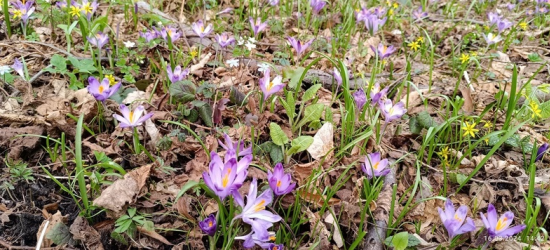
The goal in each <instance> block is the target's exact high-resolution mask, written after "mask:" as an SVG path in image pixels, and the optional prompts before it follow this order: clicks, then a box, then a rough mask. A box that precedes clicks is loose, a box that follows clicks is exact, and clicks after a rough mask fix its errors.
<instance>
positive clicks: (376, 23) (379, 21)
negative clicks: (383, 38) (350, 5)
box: [363, 14, 388, 34]
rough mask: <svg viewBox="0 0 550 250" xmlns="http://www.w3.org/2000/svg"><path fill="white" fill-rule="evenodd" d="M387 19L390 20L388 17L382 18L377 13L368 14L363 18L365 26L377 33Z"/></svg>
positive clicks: (371, 31)
mask: <svg viewBox="0 0 550 250" xmlns="http://www.w3.org/2000/svg"><path fill="white" fill-rule="evenodd" d="M386 20H388V17H384V18H380V17H379V16H378V15H376V14H367V15H366V16H365V17H364V19H363V21H364V22H365V27H366V28H367V30H368V31H369V32H370V33H371V34H374V33H376V32H377V31H378V30H379V29H380V27H382V26H384V24H385V23H386Z"/></svg>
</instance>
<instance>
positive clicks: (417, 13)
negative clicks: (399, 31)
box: [412, 6, 428, 21]
mask: <svg viewBox="0 0 550 250" xmlns="http://www.w3.org/2000/svg"><path fill="white" fill-rule="evenodd" d="M412 14H413V18H414V20H417V21H418V20H422V19H424V18H426V17H428V12H425V11H424V9H423V8H422V6H420V7H418V9H416V10H414V11H413V13H412Z"/></svg>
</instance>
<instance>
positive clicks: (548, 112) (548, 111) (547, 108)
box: [539, 102, 550, 119]
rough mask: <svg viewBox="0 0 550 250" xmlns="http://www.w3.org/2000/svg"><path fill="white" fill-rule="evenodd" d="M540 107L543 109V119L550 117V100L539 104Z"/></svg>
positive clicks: (541, 113)
mask: <svg viewBox="0 0 550 250" xmlns="http://www.w3.org/2000/svg"><path fill="white" fill-rule="evenodd" d="M539 109H540V110H541V112H540V115H541V116H542V119H548V118H550V102H545V103H542V104H541V105H539Z"/></svg>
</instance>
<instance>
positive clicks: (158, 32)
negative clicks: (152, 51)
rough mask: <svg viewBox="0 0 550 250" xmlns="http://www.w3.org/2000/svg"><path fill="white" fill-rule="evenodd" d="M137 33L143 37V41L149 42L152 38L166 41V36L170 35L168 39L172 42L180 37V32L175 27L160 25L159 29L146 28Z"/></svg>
mask: <svg viewBox="0 0 550 250" xmlns="http://www.w3.org/2000/svg"><path fill="white" fill-rule="evenodd" d="M139 35H140V36H141V37H143V38H145V41H147V42H151V41H152V40H154V39H157V38H162V39H164V40H165V41H168V37H170V40H171V41H172V42H175V41H177V40H178V39H180V38H181V35H182V34H181V32H179V31H178V29H177V28H175V27H170V26H168V27H164V26H163V27H161V28H159V29H157V28H154V27H153V29H151V30H146V31H144V32H139Z"/></svg>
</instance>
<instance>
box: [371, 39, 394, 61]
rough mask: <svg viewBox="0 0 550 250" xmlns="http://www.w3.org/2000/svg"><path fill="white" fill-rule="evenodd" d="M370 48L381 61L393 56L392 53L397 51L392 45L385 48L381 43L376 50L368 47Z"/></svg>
mask: <svg viewBox="0 0 550 250" xmlns="http://www.w3.org/2000/svg"><path fill="white" fill-rule="evenodd" d="M370 48H371V49H372V51H373V52H374V53H375V54H377V55H378V58H379V59H381V60H382V59H385V58H388V57H389V56H391V54H393V52H395V51H396V50H397V49H396V48H394V47H393V45H390V46H386V45H383V44H382V43H379V44H378V48H374V46H372V45H371V46H370Z"/></svg>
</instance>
